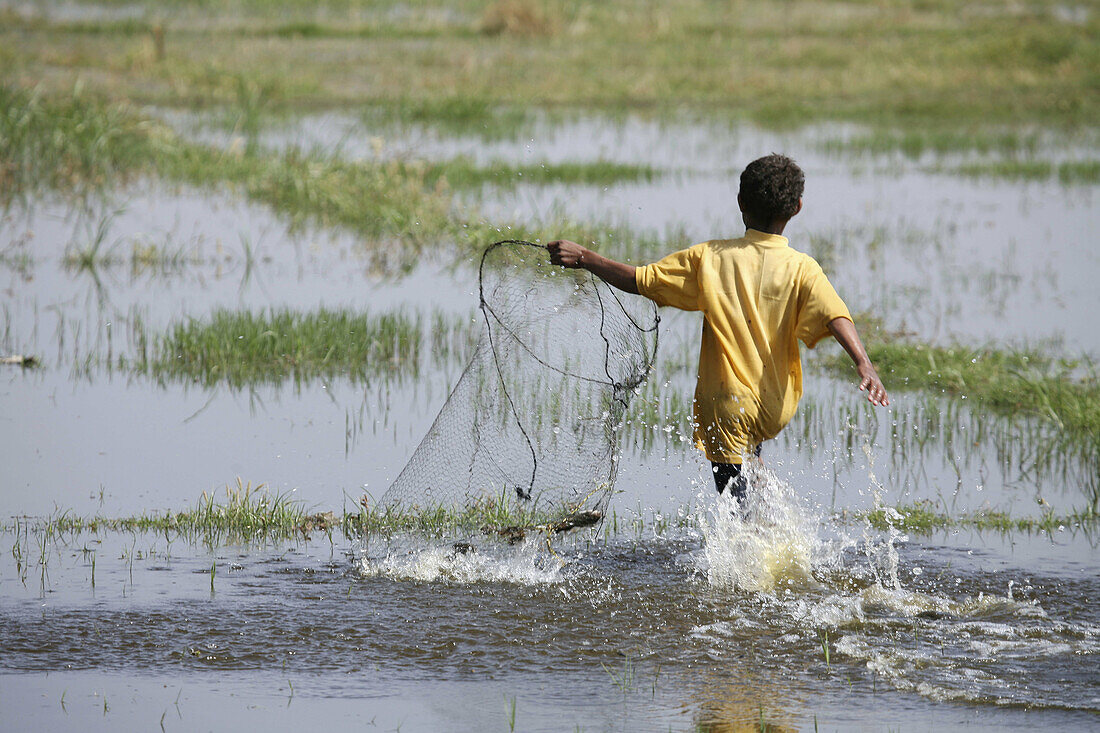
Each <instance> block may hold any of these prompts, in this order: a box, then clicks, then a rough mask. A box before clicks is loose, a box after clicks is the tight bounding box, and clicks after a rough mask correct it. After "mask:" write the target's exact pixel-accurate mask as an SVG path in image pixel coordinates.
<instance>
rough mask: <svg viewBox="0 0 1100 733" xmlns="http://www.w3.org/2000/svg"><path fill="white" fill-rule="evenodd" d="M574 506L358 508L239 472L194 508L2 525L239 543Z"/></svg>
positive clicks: (483, 523)
mask: <svg viewBox="0 0 1100 733" xmlns="http://www.w3.org/2000/svg"><path fill="white" fill-rule="evenodd" d="M569 513H570V510H568V509H564V508H559V509H558V510H555V511H535V510H531V509H529V508H527V507H526V506H525V505H523V504H521V503H519V502H517V501H515V500H509V498H508V497H507V496H502V497H501V498H500V499H497V500H485V501H480V502H476V503H473V504H471V505H469V506H466V507H458V508H454V507H443V506H433V507H418V506H414V507H405V508H396V507H387V508H377V507H374V506H371V505H370V504H369V502H368V501H367V500H366V498H364V499H363V500H362V502H361V503H360V505H359V507H357V510H356V511H352V512H349V511H346V510H345V511H342V512H335V511H310V510H309V509H308V508H307V507H306V505H305V504H304V503H303V502H301V501H299V500H296V499H294V498H293V497H292V495H291V494H288V493H281V492H275V493H273V492H271V491H269V490H267V489H266V488H265V486H264V485H263V484H260V485H258V486H256V487H253V486H252V485H251V483H244V482H242V481H241V480H240V479H237V482H236V485H235V486H226V487H225V496H224V499H221V500H219V497H218V496H216V495H215V494H214V493H207V492H205V491H204V492H203V494H202V497H201V498H200V499H199V501H198V502H197V503H196V505H195V506H194V507H193V508H190V509H183V510H180V511H175V512H172V511H165V512H149V513H143V514H140V515H136V516H129V517H105V516H94V517H83V516H80V515H77V514H75V513H73V512H71V511H57V512H55V513H54V514H52V515H49V516H46V517H40V518H34V517H16V518H15V519H14V520H13V523H12V524H11V525H5V526H3V527H0V529H2V530H6V531H10V532H13V533H15V534H16V535H19V534H21V533H26V532H28V531H29V532H34V533H37V534H40V535H41V536H42V537H44V538H45V539H46V540H51V539H57V538H61V537H64V536H72V535H76V534H81V533H91V534H101V533H106V532H147V533H155V534H162V535H167V536H171V537H182V538H184V539H187V540H191V541H202V542H205V543H207V544H223V543H229V544H233V543H250V542H265V541H280V540H293V539H302V538H306V537H308V536H309V535H310V533H312V532H325V533H326V534H331V533H332V532H335V531H340V532H342V533H343V534H344V536H345V537H347V538H349V539H356V538H359V537H361V536H363V535H364V534H377V533H394V532H411V533H416V534H421V535H431V536H442V535H446V534H448V533H450V532H453V531H458V530H461V531H466V532H471V531H472V532H484V533H486V534H494V533H495V530H506V529H509V528H515V527H519V528H526V529H535V530H537V529H539V528H540V527H546V526H547V525H550V524H552V523H553V522H555V521H556V520H558V519H560V518H561V517H562V516H564V515H567V514H569Z"/></svg>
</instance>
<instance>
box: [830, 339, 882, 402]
mask: <svg viewBox="0 0 1100 733" xmlns="http://www.w3.org/2000/svg"><path fill="white" fill-rule="evenodd" d="M829 331H830V332H831V333H832V334H833V336H835V337H836V340H837V341H839V342H840V345H841V346H843V347H844V350H845V351H847V352H848V356H850V357H852V361H854V362H855V364H856V371H858V372H859V391H860V392H862V391H864V390H867V401H868V402H870V403H871V404H872V405H888V404H890V396H889V395H888V394H886V388H885V387H883V386H882V380H881V379H879V378H878V372H877V371H875V365H874V364H872V363H871V360H870V359H869V358H868V357H867V351H866V349H864V348H863V342H862V341H860V340H859V333H857V332H856V324H854V323H852V322H851V321H849V320H848V319H847V318H834V319H833V320H831V321H829Z"/></svg>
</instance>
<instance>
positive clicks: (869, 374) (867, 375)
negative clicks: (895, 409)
mask: <svg viewBox="0 0 1100 733" xmlns="http://www.w3.org/2000/svg"><path fill="white" fill-rule="evenodd" d="M856 371H858V372H859V391H860V392H863V391H866V392H867V401H868V402H870V403H871V404H872V405H889V404H890V395H888V394H886V388H885V387H883V386H882V380H881V379H879V378H878V372H877V371H875V365H874V364H872V363H871V362H869V361H868V362H867V363H866V364H863V365H861V366H857V367H856Z"/></svg>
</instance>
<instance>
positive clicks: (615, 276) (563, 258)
mask: <svg viewBox="0 0 1100 733" xmlns="http://www.w3.org/2000/svg"><path fill="white" fill-rule="evenodd" d="M546 249H548V250H550V261H551V262H553V263H554V264H555V265H562V266H564V267H574V268H576V267H581V268H584V269H585V270H588V271H589V272H591V273H592V274H593V275H595V276H596V277H598V278H600V279H601V280H603V281H604V282H606V283H607V284H608V285H611V286H613V287H616V288H618V289H619V290H622V291H625V292H627V293H633V294H634V295H637V294H638V283H637V282H636V281H635V280H634V270H635V269H636V268H635V267H634V265H624V264H623V263H622V262H616V261H615V260H611V259H608V258H607V257H604V256H603V255H601V254H598V253H596V252H593V251H592V250H590V249H587V248H585V247H582V246H581V245H579V244H577V243H576V242H570V241H569V240H568V239H558V240H556V241H553V242H551V243H550V244H548V245H546Z"/></svg>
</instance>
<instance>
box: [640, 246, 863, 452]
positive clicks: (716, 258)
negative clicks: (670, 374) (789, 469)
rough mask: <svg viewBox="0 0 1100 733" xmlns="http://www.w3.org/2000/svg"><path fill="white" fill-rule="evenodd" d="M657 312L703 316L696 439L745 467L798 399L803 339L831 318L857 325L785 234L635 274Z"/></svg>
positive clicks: (811, 339) (821, 331) (817, 333)
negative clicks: (699, 313) (665, 308)
mask: <svg viewBox="0 0 1100 733" xmlns="http://www.w3.org/2000/svg"><path fill="white" fill-rule="evenodd" d="M635 282H636V283H637V286H638V292H639V293H641V294H642V295H644V296H646V297H647V298H650V299H651V300H653V301H654V302H656V303H657V304H658V305H662V306H672V307H674V308H680V309H682V310H689V311H702V312H703V335H702V342H701V345H700V349H699V378H698V381H697V382H696V387H695V400H694V416H695V441H696V444H697V445H698V446H699V447H700V448H701V449H702V450H703V451H704V452H705V453H706V455H707V458H708V459H710V460H711V461H716V462H719V463H741V462H742V460H743V458H744V456H746V455H749V453H750V452H751V451H752V450H753V449H754V448H755V446H757V445H759V444H760V442H762V441H764V440H768V439H770V438H774V437H775V436H776V435H777V434H778V433H779V431H780V430H782V429H783V427H784V426H785V425H786V424H787V423H788V422H790V419H791V417H793V415H794V411H795V408H796V407H797V406H798V401H799V400H800V399H801V397H802V362H801V359H800V358H799V348H798V341H802V342H803V343H805V344H806V346H808V347H810V348H813V346H814V345H816V344H817V342H818V341H819V340H821V338H822V337H823V336H825V335H827V334H828V333H829V329H828V325H829V322H830V321H832V320H833V319H835V318H847V319H849V320H851V314H850V313H849V312H848V308H847V306H845V304H844V301H842V300H841V299H840V296H839V295H837V292H836V290H835V289H834V288H833V286H832V284H831V283H830V282H829V279H828V278H827V277H826V276H825V273H824V272H823V271H822V269H821V266H820V265H818V264H817V262H816V261H814V259H813V258H812V257H810V256H809V255H807V254H804V253H802V252H798V251H796V250H794V249H791V247H790V246H789V244H788V240H787V238H786V237H782V236H779V235H776V234H765V233H763V232H758V231H756V230H754V229H749V230H748V231H747V232H746V233H745V236H744V237H741V238H740V239H729V240H714V241H710V242H703V243H702V244H697V245H695V246H693V247H690V248H688V249H685V250H682V251H680V252H674V253H673V254H670V255H668V256H667V257H665V258H664V259H662V260H660V261H658V262H655V263H653V264H651V265H646V266H644V267H639V268H637V269H636V270H635Z"/></svg>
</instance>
